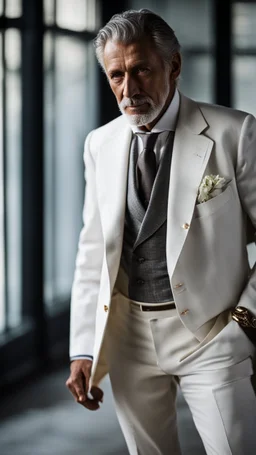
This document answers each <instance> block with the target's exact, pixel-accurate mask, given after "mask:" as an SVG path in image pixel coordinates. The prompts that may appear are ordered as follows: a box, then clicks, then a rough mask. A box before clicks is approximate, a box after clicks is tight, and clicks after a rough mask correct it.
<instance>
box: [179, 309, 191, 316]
mask: <svg viewBox="0 0 256 455" xmlns="http://www.w3.org/2000/svg"><path fill="white" fill-rule="evenodd" d="M188 313H189V310H188V309H186V310H184V311H182V312H181V313H180V314H181V316H186V315H187V314H188Z"/></svg>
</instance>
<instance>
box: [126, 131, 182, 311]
mask: <svg viewBox="0 0 256 455" xmlns="http://www.w3.org/2000/svg"><path fill="white" fill-rule="evenodd" d="M173 138H174V133H172V132H171V133H170V135H169V137H168V140H167V142H166V146H165V149H164V151H163V155H162V157H161V160H160V165H159V169H158V172H157V175H156V179H155V182H154V187H153V190H152V194H151V199H150V202H149V206H148V209H147V211H145V209H144V207H143V205H142V203H141V202H140V199H139V196H138V191H137V185H136V166H135V163H136V162H137V157H138V151H137V147H136V146H134V147H133V149H131V152H130V162H129V173H128V188H127V203H126V215H125V226H124V240H123V250H122V256H121V267H122V268H123V269H124V271H125V272H126V275H127V277H128V296H129V298H130V299H132V300H137V301H139V302H148V303H158V302H167V301H170V300H173V296H172V291H171V287H170V280H169V276H168V272H167V264H166V227H167V202H168V189H169V177H170V166H171V157H172V147H173ZM135 144H136V141H135Z"/></svg>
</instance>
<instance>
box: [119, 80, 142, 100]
mask: <svg viewBox="0 0 256 455" xmlns="http://www.w3.org/2000/svg"><path fill="white" fill-rule="evenodd" d="M139 93H140V89H139V85H138V83H137V81H136V80H135V78H134V77H132V76H130V75H126V77H125V79H124V87H123V97H124V98H132V97H133V96H135V95H138V94H139Z"/></svg>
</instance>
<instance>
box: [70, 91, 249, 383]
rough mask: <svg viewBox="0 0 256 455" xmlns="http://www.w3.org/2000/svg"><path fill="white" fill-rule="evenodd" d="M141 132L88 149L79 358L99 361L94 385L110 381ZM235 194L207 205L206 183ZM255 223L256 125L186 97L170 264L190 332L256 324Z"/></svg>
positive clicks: (101, 131) (100, 136)
mask: <svg viewBox="0 0 256 455" xmlns="http://www.w3.org/2000/svg"><path fill="white" fill-rule="evenodd" d="M131 137H132V132H131V128H130V126H129V125H128V124H127V120H126V119H125V117H123V116H120V117H119V118H117V119H115V120H113V121H112V122H110V123H108V124H107V125H105V126H103V127H101V128H98V129H96V130H94V131H92V132H91V133H90V134H89V135H88V137H87V139H86V142H85V153H84V160H85V178H86V190H85V193H86V194H85V204H84V212H83V217H84V227H83V229H82V231H81V234H80V239H79V248H78V254H77V260H76V270H75V277H74V282H73V287H72V299H71V331H70V355H71V356H76V355H83V354H85V355H86V354H91V355H93V357H94V361H93V367H92V377H91V384H97V383H99V381H100V380H101V379H102V377H103V376H104V375H105V374H106V373H107V365H106V363H105V360H104V334H105V331H107V330H108V317H109V314H110V312H111V298H112V293H113V289H114V285H115V281H116V277H117V273H118V269H119V264H120V257H121V251H122V241H123V230H124V217H125V204H126V185H127V171H128V161H129V150H130V142H131ZM209 174H214V175H217V174H219V176H220V177H225V179H227V180H229V184H228V186H227V187H226V189H224V191H223V192H222V193H221V194H219V195H218V196H216V197H214V198H213V199H210V200H209V201H208V202H205V203H203V204H197V193H198V187H199V185H200V183H201V181H202V179H203V177H204V176H205V175H209ZM246 214H248V215H249V217H250V219H251V221H252V223H253V225H254V227H256V120H255V118H254V117H253V116H252V115H250V114H247V113H244V112H241V111H237V110H233V109H228V108H224V107H220V106H214V105H209V104H205V103H196V102H195V101H193V100H191V99H189V98H186V97H185V96H183V95H181V104H180V111H179V115H178V121H177V127H176V133H175V139H174V146H173V157H172V165H171V170H170V185H169V196H168V213H167V240H166V257H167V268H168V273H169V277H170V283H171V288H172V292H173V296H174V300H175V303H176V306H177V310H178V312H179V314H180V318H181V320H182V322H183V324H184V325H185V326H186V327H187V328H188V329H189V330H190V331H191V332H196V331H197V330H198V329H199V328H200V327H201V326H202V325H203V324H204V323H206V322H207V321H209V320H210V319H211V318H213V317H215V316H217V315H218V314H219V313H221V312H222V311H224V310H226V309H229V308H231V307H234V306H236V305H238V304H239V305H243V306H245V307H247V308H249V309H250V310H252V311H253V312H254V313H255V314H256V271H251V270H250V268H249V263H248V257H247V248H246Z"/></svg>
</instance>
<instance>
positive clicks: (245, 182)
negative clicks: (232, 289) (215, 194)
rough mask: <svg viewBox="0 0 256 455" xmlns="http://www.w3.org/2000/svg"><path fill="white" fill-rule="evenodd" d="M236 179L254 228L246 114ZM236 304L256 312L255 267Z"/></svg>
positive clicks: (252, 138) (255, 125) (255, 137)
mask: <svg viewBox="0 0 256 455" xmlns="http://www.w3.org/2000/svg"><path fill="white" fill-rule="evenodd" d="M236 180H237V187H238V192H239V195H240V200H241V203H242V206H243V209H244V210H245V212H246V213H247V215H248V217H249V218H250V221H251V224H252V226H253V227H254V230H256V119H255V118H254V117H253V116H252V115H247V117H246V118H245V120H244V123H243V127H242V130H241V136H240V141H239V146H238V157H237V169H236ZM238 305H241V306H244V307H246V308H248V309H249V310H251V311H252V312H253V313H254V314H256V268H255V267H254V269H253V270H252V273H251V276H250V279H249V281H248V282H247V285H246V286H245V288H244V290H243V292H242V294H241V297H240V300H239V302H238Z"/></svg>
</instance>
